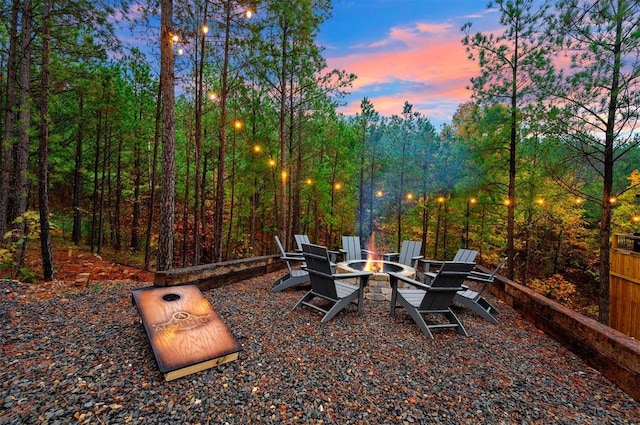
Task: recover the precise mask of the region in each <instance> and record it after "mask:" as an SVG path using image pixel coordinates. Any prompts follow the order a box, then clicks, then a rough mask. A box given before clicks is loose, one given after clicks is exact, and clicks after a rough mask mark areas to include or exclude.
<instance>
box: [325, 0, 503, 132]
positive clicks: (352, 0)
mask: <svg viewBox="0 0 640 425" xmlns="http://www.w3.org/2000/svg"><path fill="white" fill-rule="evenodd" d="M486 6H487V0H335V2H334V9H333V14H332V17H331V19H330V20H328V21H327V22H325V23H324V25H323V26H322V29H321V32H320V36H319V38H318V41H319V43H320V44H321V45H322V46H324V48H325V51H324V56H325V58H327V62H328V66H329V68H331V69H333V68H338V69H344V70H345V71H347V72H350V73H354V74H356V75H357V76H358V78H357V80H356V81H355V84H354V87H353V89H352V91H351V95H350V96H348V97H347V99H346V101H347V105H346V106H344V107H341V108H340V112H342V113H344V114H346V115H351V114H355V113H357V112H359V111H360V102H361V101H362V99H363V98H364V97H367V98H369V100H370V101H371V102H372V103H373V106H374V108H375V109H376V111H378V112H379V113H380V114H381V115H383V116H391V115H393V114H396V115H400V114H401V113H402V106H403V105H404V102H405V101H408V102H409V103H411V104H413V109H414V111H418V112H420V113H421V114H422V115H424V116H426V117H428V118H429V119H430V120H431V122H432V123H433V124H434V125H435V126H436V128H437V129H439V128H440V126H441V125H442V124H446V123H450V122H451V117H452V115H453V114H454V112H455V111H456V109H457V108H458V106H459V105H460V104H461V103H463V102H466V101H468V100H469V99H470V96H471V92H470V90H468V89H467V88H466V87H467V86H469V85H470V81H469V80H470V78H471V77H472V76H475V75H477V74H478V67H477V64H476V63H475V62H473V61H470V60H469V59H467V53H466V52H465V49H464V46H463V45H462V43H461V40H462V37H463V35H464V34H463V32H462V31H460V28H461V27H462V25H463V24H464V23H466V22H472V23H473V26H472V30H473V32H474V33H475V32H478V31H482V32H486V31H491V30H495V29H497V28H499V24H498V18H499V16H498V13H497V11H495V10H488V9H487V7H486Z"/></svg>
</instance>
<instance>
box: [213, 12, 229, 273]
mask: <svg viewBox="0 0 640 425" xmlns="http://www.w3.org/2000/svg"><path fill="white" fill-rule="evenodd" d="M231 12H232V10H231V4H230V2H228V1H227V2H225V28H224V53H223V61H222V76H221V77H222V80H221V84H220V133H219V136H220V146H219V148H218V175H217V178H216V199H215V211H214V214H213V258H214V261H218V262H220V261H222V259H223V258H224V256H223V253H222V247H223V241H222V225H223V222H224V200H225V194H224V178H225V172H226V155H227V100H228V99H227V98H228V96H229V47H230V40H229V37H230V35H231V32H230V25H231Z"/></svg>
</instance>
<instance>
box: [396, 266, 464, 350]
mask: <svg viewBox="0 0 640 425" xmlns="http://www.w3.org/2000/svg"><path fill="white" fill-rule="evenodd" d="M474 267H475V263H456V262H453V261H446V262H445V263H444V264H443V265H442V267H440V270H439V271H438V273H437V274H436V276H435V277H434V278H433V280H432V281H431V285H425V284H424V283H421V282H418V281H417V280H413V279H411V278H408V277H405V276H402V275H401V274H398V273H394V272H389V283H390V284H391V316H392V317H395V310H396V307H403V308H404V309H405V310H406V311H407V313H408V314H409V316H411V318H412V319H413V320H414V322H416V324H417V325H418V326H419V327H420V330H422V332H423V333H424V334H425V335H427V336H428V337H429V338H431V339H433V334H432V333H431V329H439V328H454V329H456V330H457V331H458V333H459V334H461V335H464V336H469V334H468V333H467V330H466V329H465V328H464V326H463V324H462V322H461V321H460V319H458V317H457V316H456V315H455V313H454V312H453V310H451V304H452V303H453V299H454V297H455V296H456V294H457V293H458V291H461V290H463V289H464V288H463V286H462V284H463V282H464V280H465V279H466V278H467V276H468V275H469V272H471V270H473V268H474ZM398 280H401V281H403V282H406V283H408V284H410V285H412V286H414V287H415V289H414V288H398ZM425 314H441V315H443V316H444V317H445V318H446V319H447V321H448V323H437V324H433V323H429V324H428V323H427V322H426V321H425V319H424V317H423V315H425Z"/></svg>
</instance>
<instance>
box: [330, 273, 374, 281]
mask: <svg viewBox="0 0 640 425" xmlns="http://www.w3.org/2000/svg"><path fill="white" fill-rule="evenodd" d="M372 274H373V273H372V272H352V273H335V274H332V275H331V277H333V278H334V279H351V278H354V277H365V276H367V277H369V276H371V275H372Z"/></svg>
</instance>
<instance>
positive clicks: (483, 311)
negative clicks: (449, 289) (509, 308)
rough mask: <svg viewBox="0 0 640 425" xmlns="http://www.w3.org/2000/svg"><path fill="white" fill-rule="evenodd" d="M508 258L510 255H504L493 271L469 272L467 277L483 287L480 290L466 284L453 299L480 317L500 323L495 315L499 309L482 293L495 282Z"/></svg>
mask: <svg viewBox="0 0 640 425" xmlns="http://www.w3.org/2000/svg"><path fill="white" fill-rule="evenodd" d="M508 259H509V257H504V259H503V260H502V261H501V262H500V264H498V265H497V266H496V268H495V269H494V270H493V271H492V272H491V273H482V272H479V271H477V270H473V271H472V272H471V273H469V276H467V279H468V280H472V281H474V282H479V283H481V284H482V287H481V288H480V290H479V291H474V290H473V289H470V288H468V287H466V286H465V287H464V288H465V290H464V291H460V292H458V293H457V294H456V296H455V298H454V299H453V300H454V301H455V302H457V303H459V304H461V305H463V306H465V307H467V308H468V309H470V310H473V311H474V312H476V313H477V314H478V315H479V316H480V317H482V318H484V319H487V320H488V321H490V322H491V323H498V319H496V318H495V317H494V315H497V314H498V313H499V312H498V310H497V309H496V308H495V307H494V306H493V305H492V304H491V303H490V302H489V301H487V300H486V299H485V298H484V297H483V296H482V293H483V292H484V290H485V289H486V288H487V287H488V286H489V285H491V284H492V283H493V280H494V279H495V276H496V274H497V273H498V271H500V269H502V267H504V265H505V264H506V263H507V260H508Z"/></svg>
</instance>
